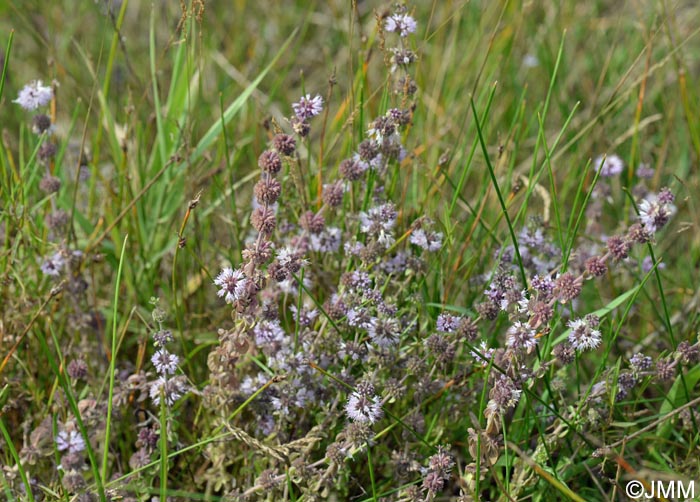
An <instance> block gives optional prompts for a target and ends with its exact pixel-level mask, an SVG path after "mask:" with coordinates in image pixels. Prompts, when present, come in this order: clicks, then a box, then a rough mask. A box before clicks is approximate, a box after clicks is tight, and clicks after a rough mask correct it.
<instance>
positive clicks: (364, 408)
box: [345, 391, 383, 424]
mask: <svg viewBox="0 0 700 502" xmlns="http://www.w3.org/2000/svg"><path fill="white" fill-rule="evenodd" d="M345 412H346V413H347V414H348V417H350V418H351V419H352V420H353V421H355V422H361V423H369V424H373V423H375V422H377V421H378V420H379V419H380V418H382V415H383V411H382V404H381V401H380V399H379V396H376V395H368V394H366V393H360V392H358V391H355V392H353V393H352V394H350V397H349V398H348V402H347V404H346V405H345Z"/></svg>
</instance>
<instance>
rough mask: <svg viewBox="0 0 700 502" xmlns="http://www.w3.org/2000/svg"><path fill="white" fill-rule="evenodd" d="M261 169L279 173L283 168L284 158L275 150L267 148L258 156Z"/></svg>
mask: <svg viewBox="0 0 700 502" xmlns="http://www.w3.org/2000/svg"><path fill="white" fill-rule="evenodd" d="M258 166H259V167H260V169H262V170H263V171H265V172H266V173H270V174H277V173H278V172H280V170H281V169H282V159H280V156H279V154H278V153H277V152H275V151H274V150H265V151H264V152H263V153H261V154H260V157H258Z"/></svg>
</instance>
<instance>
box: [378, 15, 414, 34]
mask: <svg viewBox="0 0 700 502" xmlns="http://www.w3.org/2000/svg"><path fill="white" fill-rule="evenodd" d="M416 27H417V25H416V20H415V19H413V18H412V17H411V16H409V15H408V14H392V15H391V16H389V17H388V18H387V19H386V21H385V22H384V28H385V29H386V31H391V32H396V33H398V34H399V35H401V36H402V37H407V36H408V35H409V34H410V33H414V32H415V31H416Z"/></svg>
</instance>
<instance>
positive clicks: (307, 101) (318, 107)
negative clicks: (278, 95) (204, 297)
mask: <svg viewBox="0 0 700 502" xmlns="http://www.w3.org/2000/svg"><path fill="white" fill-rule="evenodd" d="M292 108H293V109H294V114H295V115H296V116H297V118H298V119H299V120H306V119H310V118H311V117H315V116H316V115H318V114H319V113H321V112H322V111H323V98H322V97H321V96H319V95H318V94H316V95H315V96H314V97H311V94H307V95H306V96H302V97H301V98H300V99H299V101H297V102H296V103H294V104H293V105H292Z"/></svg>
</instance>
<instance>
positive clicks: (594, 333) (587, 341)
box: [567, 316, 601, 352]
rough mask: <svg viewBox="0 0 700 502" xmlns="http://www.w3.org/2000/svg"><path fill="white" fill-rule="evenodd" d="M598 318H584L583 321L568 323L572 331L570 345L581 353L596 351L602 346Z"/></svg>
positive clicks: (577, 320)
mask: <svg viewBox="0 0 700 502" xmlns="http://www.w3.org/2000/svg"><path fill="white" fill-rule="evenodd" d="M597 320H598V318H597V317H595V316H594V317H588V316H586V317H584V318H583V319H574V320H571V321H569V322H568V323H567V326H568V327H569V329H570V330H571V331H570V332H569V343H570V344H571V346H572V347H573V348H574V349H576V350H578V351H579V352H581V351H584V350H588V349H595V348H596V347H598V345H600V340H601V335H600V331H599V330H598V329H596V327H597V325H598V324H597Z"/></svg>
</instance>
